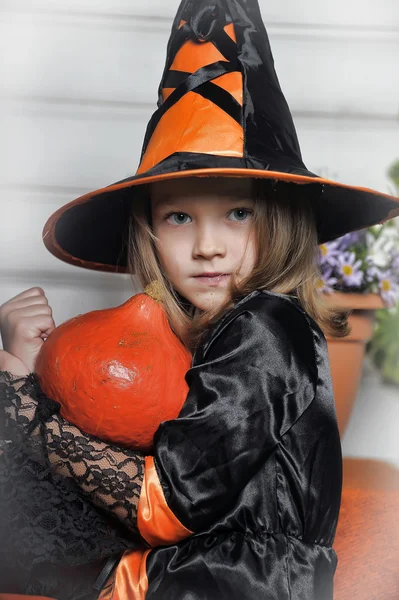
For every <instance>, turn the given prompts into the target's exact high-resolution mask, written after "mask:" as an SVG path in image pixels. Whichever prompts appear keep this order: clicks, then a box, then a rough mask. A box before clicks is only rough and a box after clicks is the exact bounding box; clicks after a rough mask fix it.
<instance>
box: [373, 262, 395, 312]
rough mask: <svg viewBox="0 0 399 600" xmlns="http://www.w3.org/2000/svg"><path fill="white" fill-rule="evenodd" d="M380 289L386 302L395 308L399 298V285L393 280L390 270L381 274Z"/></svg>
mask: <svg viewBox="0 0 399 600" xmlns="http://www.w3.org/2000/svg"><path fill="white" fill-rule="evenodd" d="M378 289H379V292H380V294H381V298H382V299H383V300H384V302H385V304H386V305H387V306H388V307H389V308H393V307H394V306H395V305H396V303H397V302H398V299H399V287H398V286H397V285H396V284H395V282H394V281H392V274H391V273H390V272H389V271H384V272H382V273H381V274H380V277H379V281H378Z"/></svg>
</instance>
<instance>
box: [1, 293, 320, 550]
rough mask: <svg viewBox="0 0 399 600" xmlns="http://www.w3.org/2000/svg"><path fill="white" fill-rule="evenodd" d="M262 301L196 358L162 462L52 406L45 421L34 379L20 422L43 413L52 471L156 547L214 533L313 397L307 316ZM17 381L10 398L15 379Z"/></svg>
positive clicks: (160, 435)
mask: <svg viewBox="0 0 399 600" xmlns="http://www.w3.org/2000/svg"><path fill="white" fill-rule="evenodd" d="M254 300H255V302H254V303H253V305H252V304H251V301H249V302H246V304H245V306H244V307H242V308H241V310H240V311H234V316H233V317H231V318H229V319H227V320H225V321H223V322H222V325H221V326H219V327H217V328H216V330H215V332H214V333H213V335H212V337H211V339H210V341H209V342H208V343H206V344H205V347H204V349H203V352H202V355H201V356H198V357H197V359H195V361H194V366H193V367H192V368H191V369H190V370H189V371H188V373H187V375H186V379H187V382H188V384H189V388H190V389H189V393H188V396H187V399H186V402H185V404H184V406H183V409H182V410H181V412H180V415H179V417H178V418H177V419H173V420H171V421H165V422H163V423H162V424H161V425H160V427H159V428H158V430H157V432H156V434H155V436H154V456H145V457H144V456H143V455H140V454H139V453H137V452H133V451H129V450H121V449H119V448H116V447H114V446H111V445H109V444H106V443H104V442H100V441H99V440H94V439H93V438H92V437H90V436H86V435H85V434H83V433H82V432H80V431H79V430H78V429H77V428H75V427H73V426H71V425H70V424H68V423H66V422H65V421H64V420H63V419H62V418H61V417H60V416H59V415H58V414H54V410H53V412H52V413H51V415H50V416H49V415H47V414H46V410H45V407H46V405H47V404H46V401H45V400H44V399H41V400H40V402H39V403H38V398H39V399H40V390H39V389H38V388H37V387H36V386H35V382H34V381H33V380H32V378H31V376H29V379H28V381H27V382H26V385H27V387H26V386H25V387H24V388H23V389H20V390H18V393H17V396H18V398H19V399H18V400H17V401H16V402H17V403H21V408H20V409H19V410H18V417H19V420H20V424H19V426H21V425H22V427H23V428H24V427H25V426H26V425H27V424H28V422H29V421H31V420H32V418H34V414H33V412H34V413H35V415H36V416H37V414H40V411H42V413H43V416H42V417H41V418H40V419H39V420H40V426H39V425H37V426H36V427H37V429H38V430H40V432H41V436H42V439H43V444H45V447H46V452H48V457H49V460H50V464H51V470H52V472H54V473H55V474H56V475H57V476H58V477H60V476H61V477H65V478H66V479H67V480H76V481H77V482H78V484H79V486H80V488H81V489H82V490H83V492H84V493H85V494H87V496H88V497H89V498H90V499H91V500H92V502H93V503H96V504H97V506H102V507H103V508H104V509H105V510H106V511H108V513H112V514H113V515H116V516H117V517H118V519H122V521H123V522H124V523H126V524H128V525H129V526H130V527H132V525H133V526H136V525H137V528H138V530H139V532H140V535H141V536H142V538H144V539H145V540H146V541H147V543H148V544H149V545H151V546H158V545H168V544H172V543H175V542H177V541H180V540H182V539H184V538H185V537H187V536H190V535H192V534H193V533H198V532H202V531H206V530H207V529H208V528H209V527H211V526H212V525H213V524H214V523H216V522H217V521H218V520H219V519H220V518H223V515H226V514H228V512H229V511H230V510H231V508H232V507H233V506H234V505H235V503H236V502H237V499H238V497H239V495H240V494H241V493H242V492H243V490H244V488H245V487H246V485H247V484H248V483H249V481H250V480H251V479H252V478H253V477H254V475H255V474H256V473H257V471H258V470H259V468H261V467H262V465H264V463H265V461H267V459H268V457H269V456H270V455H271V453H272V452H273V450H274V448H275V447H276V445H277V444H278V443H279V441H280V440H281V437H282V436H283V435H284V434H285V433H286V432H287V431H288V430H289V429H290V427H291V426H292V425H293V424H294V423H295V422H296V421H297V420H298V419H299V417H300V416H301V415H302V414H303V412H304V411H305V410H306V408H307V407H308V406H309V405H310V403H311V402H312V400H313V398H314V396H315V390H316V385H317V377H318V373H317V366H316V361H315V354H314V342H313V333H312V330H311V328H310V326H309V323H308V321H307V318H306V317H305V315H304V314H303V313H302V312H301V311H300V310H299V309H298V308H296V307H294V306H293V305H291V304H290V303H288V302H286V301H283V300H281V299H280V298H278V297H276V298H274V297H268V299H267V302H268V303H270V306H269V305H266V299H265V300H262V299H259V298H258V299H257V298H256V297H255V299H254ZM272 303H276V306H274V304H273V305H272ZM298 341H299V345H300V347H298ZM10 383H11V386H12V387H11V392H12V390H14V389H15V384H16V383H17V382H14V383H12V382H10ZM32 386H33V387H32ZM3 396H4V394H3ZM32 398H33V399H34V401H33V403H34V406H33V407H32V406H31V405H32ZM41 407H42V408H41ZM38 409H40V410H39V413H38ZM10 410H11V411H12V410H14V408H13V407H11V408H10V407H9V408H8V411H9V412H10ZM49 410H50V412H51V407H50V406H49ZM32 411H33V412H32ZM24 417H26V422H25V423H23V422H22V421H23V418H24ZM11 420H14V421H15V417H11ZM86 450H87V458H86V457H85V454H84V453H85V451H86ZM254 510H255V509H254Z"/></svg>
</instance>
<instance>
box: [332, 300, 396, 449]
mask: <svg viewBox="0 0 399 600" xmlns="http://www.w3.org/2000/svg"><path fill="white" fill-rule="evenodd" d="M325 297H326V299H327V301H328V303H329V304H331V305H332V306H336V307H338V308H342V309H343V310H351V311H352V312H351V314H350V315H349V319H348V322H349V325H350V327H351V329H352V331H351V333H350V335H348V336H347V337H345V338H333V337H329V336H326V339H327V344H328V353H329V357H330V367H331V377H332V382H333V389H334V397H335V405H336V410H337V419H338V427H339V432H340V435H341V438H342V436H343V434H344V432H345V429H346V426H347V424H348V421H349V418H350V415H351V413H352V409H353V406H354V403H355V400H356V395H357V391H358V387H359V383H360V377H361V374H362V365H363V360H364V355H365V350H366V344H367V342H368V341H369V340H370V339H371V337H372V336H373V332H374V320H375V311H376V309H378V308H384V307H385V305H384V302H383V300H382V298H381V296H380V295H379V294H355V293H342V292H334V293H332V294H326V295H325Z"/></svg>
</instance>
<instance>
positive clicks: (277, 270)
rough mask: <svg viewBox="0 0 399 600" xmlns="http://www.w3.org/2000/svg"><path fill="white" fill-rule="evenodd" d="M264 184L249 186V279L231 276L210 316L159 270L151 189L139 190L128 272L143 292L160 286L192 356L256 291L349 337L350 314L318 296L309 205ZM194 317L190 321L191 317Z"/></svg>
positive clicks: (315, 246) (318, 278)
mask: <svg viewBox="0 0 399 600" xmlns="http://www.w3.org/2000/svg"><path fill="white" fill-rule="evenodd" d="M278 190H279V188H278V186H276V187H273V186H272V183H271V182H270V181H268V180H262V179H254V180H253V198H254V200H255V206H254V219H253V227H254V228H255V231H254V233H255V239H256V243H257V259H256V261H255V265H254V269H253V271H252V273H251V274H250V275H249V276H248V277H247V278H246V279H244V280H242V281H241V282H237V279H236V277H235V276H234V274H233V277H232V278H231V282H230V294H229V297H228V300H226V302H224V303H223V305H222V306H219V307H217V308H215V309H212V310H207V311H203V312H199V313H198V311H195V313H196V314H194V311H193V310H192V309H193V308H194V307H192V306H190V305H188V304H187V303H186V302H185V301H184V299H183V298H181V297H180V296H179V294H178V293H177V292H176V291H175V290H174V289H173V287H172V286H171V284H170V282H169V280H168V279H167V277H166V276H165V274H164V273H163V270H162V266H161V263H160V261H159V258H158V255H157V252H156V247H155V243H156V238H155V236H154V233H153V231H152V219H151V200H150V194H149V188H148V187H147V186H141V189H140V193H138V194H137V195H136V197H135V199H134V201H133V202H132V209H131V218H130V222H129V229H128V242H127V243H128V263H127V266H128V272H129V273H130V274H131V275H132V276H133V275H135V276H136V277H138V279H139V281H140V283H141V285H142V286H143V287H145V286H147V285H149V284H150V283H152V282H153V281H157V282H158V286H159V287H160V289H161V294H162V297H163V303H164V307H165V310H166V314H167V317H168V320H169V323H170V326H171V328H172V330H173V331H174V332H175V334H176V335H177V336H178V337H179V339H180V340H181V341H182V342H183V343H184V344H185V345H186V346H187V347H188V348H189V349H190V350H191V351H193V350H194V349H195V348H196V346H197V345H198V343H199V342H200V340H201V339H202V336H203V335H204V333H205V332H206V331H207V329H208V328H209V327H210V326H211V325H212V324H214V323H215V322H216V321H217V320H218V319H219V318H220V317H221V316H222V315H223V314H224V313H225V312H226V311H228V310H230V309H231V308H232V307H233V306H234V305H235V304H236V303H237V302H238V301H239V300H240V299H241V298H243V297H245V296H246V295H247V294H249V293H251V292H253V291H255V290H262V289H263V290H269V291H272V292H277V293H281V294H288V295H292V296H296V297H297V298H298V300H299V301H300V304H301V306H302V307H303V309H304V310H305V311H306V312H307V313H308V315H309V316H310V317H312V318H313V319H314V320H315V321H316V323H317V324H318V325H319V326H320V327H321V329H322V330H323V332H324V333H325V335H329V336H332V337H345V336H347V335H348V334H349V333H350V328H349V325H348V322H347V318H348V314H349V313H348V312H343V311H342V310H336V309H334V308H332V307H331V306H330V305H328V303H327V302H326V300H325V299H324V297H323V294H321V293H320V291H319V289H320V281H321V273H320V267H319V262H318V256H319V252H320V249H319V245H318V240H317V230H316V224H315V219H314V214H313V211H312V208H311V205H310V201H306V200H303V199H301V202H299V201H297V202H293V201H292V200H291V199H290V198H289V197H287V195H286V194H284V193H279V191H278ZM193 315H194V316H193Z"/></svg>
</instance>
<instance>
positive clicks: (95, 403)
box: [35, 292, 191, 452]
mask: <svg viewBox="0 0 399 600" xmlns="http://www.w3.org/2000/svg"><path fill="white" fill-rule="evenodd" d="M149 293H150V292H149ZM190 365H191V354H190V353H189V351H188V350H187V349H186V348H185V347H184V346H183V344H182V343H181V342H180V341H179V340H178V338H177V337H176V336H175V334H174V333H173V332H172V330H171V329H170V326H169V323H168V320H167V317H166V314H165V311H164V309H163V307H162V304H161V303H159V302H157V301H156V300H155V299H154V298H151V297H150V295H147V294H146V293H143V294H137V295H136V296H133V297H132V298H130V299H129V300H128V301H127V302H125V303H124V304H122V305H121V306H118V307H116V308H108V309H105V310H95V311H93V312H90V313H87V314H83V315H78V316H77V317H74V318H72V319H70V320H68V321H66V322H65V323H62V324H61V325H60V326H59V327H57V328H56V329H55V330H54V331H53V332H52V333H51V335H50V336H49V337H48V338H47V340H46V342H45V343H44V344H43V346H42V348H41V350H40V353H39V355H38V357H37V360H36V365H35V373H36V376H37V378H38V381H39V383H40V386H41V388H42V390H43V391H44V392H45V394H46V395H47V396H49V397H50V398H53V399H54V400H57V401H58V402H59V403H60V404H61V405H62V406H61V415H62V416H63V417H64V418H65V419H67V420H68V421H70V422H71V423H73V424H75V425H76V426H78V427H79V428H80V429H82V430H83V431H85V432H86V433H89V434H91V435H94V436H97V437H99V438H101V439H103V440H107V441H110V442H114V443H117V444H120V445H122V446H129V447H131V448H137V449H139V450H141V451H143V452H149V451H150V450H151V447H152V439H153V435H154V433H155V431H156V430H157V428H158V426H159V424H160V423H161V422H162V421H165V420H169V419H174V418H176V417H177V416H178V414H179V412H180V409H181V407H182V406H183V403H184V401H185V399H186V396H187V391H188V386H187V384H186V382H185V379H184V376H185V374H186V372H187V370H188V369H189V368H190Z"/></svg>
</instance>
